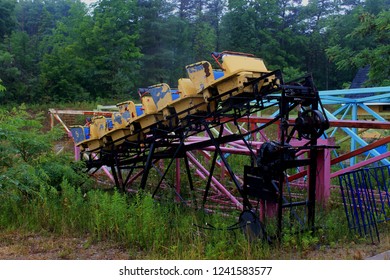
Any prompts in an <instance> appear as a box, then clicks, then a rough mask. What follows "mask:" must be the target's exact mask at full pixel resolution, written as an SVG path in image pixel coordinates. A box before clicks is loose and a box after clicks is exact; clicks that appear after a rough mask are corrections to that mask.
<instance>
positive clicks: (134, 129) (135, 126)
mask: <svg viewBox="0 0 390 280" xmlns="http://www.w3.org/2000/svg"><path fill="white" fill-rule="evenodd" d="M129 128H130V134H132V135H133V134H135V133H137V131H138V130H140V129H141V125H140V124H139V123H136V122H133V123H131V124H130V127H129Z"/></svg>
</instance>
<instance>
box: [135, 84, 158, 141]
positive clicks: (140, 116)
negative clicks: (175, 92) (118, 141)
mask: <svg viewBox="0 0 390 280" xmlns="http://www.w3.org/2000/svg"><path fill="white" fill-rule="evenodd" d="M158 92H159V89H158V88H157V86H151V87H148V88H140V89H139V92H138V93H139V95H140V97H141V104H142V107H139V106H135V107H136V108H135V113H134V115H136V117H135V118H134V119H132V120H131V122H130V133H131V134H132V135H135V134H138V133H140V135H138V137H140V136H142V137H141V138H142V139H143V135H144V134H147V133H149V132H150V127H151V126H152V125H153V124H156V123H159V122H160V121H161V120H162V119H163V116H162V113H160V112H158V110H157V105H156V104H157V102H156V101H155V100H154V99H155V98H156V96H158V95H159V94H158ZM157 101H158V100H157ZM133 112H134V111H133ZM141 130H142V132H141ZM141 134H142V135H141Z"/></svg>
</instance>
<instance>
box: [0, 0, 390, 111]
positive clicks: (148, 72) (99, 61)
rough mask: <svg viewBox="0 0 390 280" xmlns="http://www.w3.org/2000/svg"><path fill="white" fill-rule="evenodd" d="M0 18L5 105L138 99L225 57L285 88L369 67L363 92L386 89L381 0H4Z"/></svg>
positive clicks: (335, 80) (325, 82) (334, 80)
mask: <svg viewBox="0 0 390 280" xmlns="http://www.w3.org/2000/svg"><path fill="white" fill-rule="evenodd" d="M0 11H1V15H2V17H1V19H0V78H1V79H2V81H3V82H2V84H3V86H4V87H5V88H6V90H4V88H3V90H2V91H0V100H1V101H2V102H5V103H16V104H21V103H22V102H28V103H36V102H38V100H39V101H41V102H44V103H47V102H80V101H84V100H97V99H99V98H111V99H115V100H118V99H120V100H124V99H128V98H129V94H130V95H131V96H132V97H137V88H138V87H145V86H149V85H151V84H156V83H160V82H167V83H168V84H170V85H171V87H176V86H177V80H178V79H179V78H181V77H183V76H185V69H184V66H185V65H188V64H190V63H194V62H196V61H199V60H204V59H210V52H212V51H222V50H231V51H239V52H247V53H253V54H255V55H257V56H259V57H261V58H263V59H264V60H265V62H266V65H267V67H268V68H269V69H270V70H276V69H282V70H283V71H285V72H286V76H287V78H288V79H289V78H290V77H295V76H296V75H298V74H301V73H306V72H309V73H312V74H313V76H314V79H315V81H316V85H317V87H318V88H319V89H335V88H341V87H342V86H343V85H344V84H347V83H348V82H350V81H351V80H352V79H353V76H354V75H355V73H356V70H357V68H358V67H361V66H365V65H366V64H370V65H371V71H370V81H369V84H368V85H388V84H389V83H390V82H389V69H388V65H389V62H388V55H387V54H388V52H389V48H388V46H389V42H388V41H389V38H388V34H389V32H388V25H389V15H388V14H389V12H388V11H389V6H388V1H387V0H379V1H377V0H375V1H374V0H361V1H360V0H359V1H333V0H321V1H318V0H310V1H308V4H307V5H302V1H301V0H284V1H276V0H273V1H268V0H255V1H253V0H251V1H249V0H234V1H226V0H213V1H194V0H174V1H167V0H142V1H135V0H126V1H119V0H114V1H113V0H111V1H108V0H101V1H97V2H96V3H95V4H93V7H87V6H86V5H85V4H84V3H81V2H80V1H79V0H58V1H42V0H38V1H36V0H34V1H33V0H22V1H11V0H2V1H1V2H0ZM288 79H287V80H288Z"/></svg>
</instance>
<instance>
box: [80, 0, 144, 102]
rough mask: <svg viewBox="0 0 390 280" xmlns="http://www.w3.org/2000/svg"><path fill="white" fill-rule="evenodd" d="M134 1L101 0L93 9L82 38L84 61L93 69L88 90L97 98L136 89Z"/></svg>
mask: <svg viewBox="0 0 390 280" xmlns="http://www.w3.org/2000/svg"><path fill="white" fill-rule="evenodd" d="M136 4H137V1H135V0H127V1H122V0H111V1H108V0H101V1H98V2H97V3H96V6H95V7H94V9H93V22H94V25H93V27H92V30H91V32H90V33H89V34H88V36H87V37H85V43H86V45H85V46H86V49H85V50H86V51H87V58H88V60H89V61H90V62H91V63H92V65H93V66H94V68H95V69H94V71H93V76H92V80H91V81H90V87H89V88H88V90H89V91H90V92H94V96H96V97H107V96H111V97H118V96H121V97H123V96H125V95H127V94H129V92H134V91H135V89H136V80H137V78H138V73H139V72H138V71H139V63H138V61H139V59H140V57H141V53H140V49H139V47H138V46H137V40H138V38H139V30H138V22H137V21H138V19H137V14H136V8H137V5H136Z"/></svg>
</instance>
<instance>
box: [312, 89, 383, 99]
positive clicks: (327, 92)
mask: <svg viewBox="0 0 390 280" xmlns="http://www.w3.org/2000/svg"><path fill="white" fill-rule="evenodd" d="M373 92H374V93H390V87H371V88H353V89H339V90H321V91H319V94H320V97H321V98H322V97H324V96H330V95H345V94H363V93H366V94H367V93H373Z"/></svg>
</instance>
